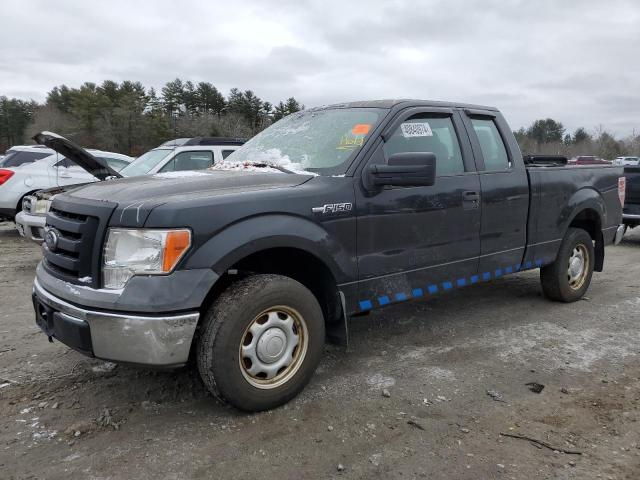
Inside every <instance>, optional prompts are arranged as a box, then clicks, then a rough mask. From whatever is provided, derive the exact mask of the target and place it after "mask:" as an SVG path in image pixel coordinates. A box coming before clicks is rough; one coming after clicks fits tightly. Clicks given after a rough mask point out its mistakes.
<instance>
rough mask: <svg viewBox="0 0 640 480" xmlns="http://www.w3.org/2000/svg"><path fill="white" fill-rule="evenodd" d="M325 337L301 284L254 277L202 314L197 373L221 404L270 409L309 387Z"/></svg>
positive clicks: (317, 312)
mask: <svg viewBox="0 0 640 480" xmlns="http://www.w3.org/2000/svg"><path fill="white" fill-rule="evenodd" d="M324 335H325V331H324V318H323V315H322V310H321V308H320V305H319V304H318V301H317V300H316V298H315V296H314V295H313V294H312V293H311V292H310V291H309V290H308V289H307V288H306V287H305V286H304V285H302V284H301V283H299V282H297V281H295V280H293V279H291V278H288V277H284V276H280V275H254V276H251V277H248V278H246V279H243V280H240V281H239V282H237V283H234V284H232V285H231V286H230V287H229V288H227V290H225V291H224V292H223V293H222V294H221V295H220V296H219V297H218V299H217V300H216V301H215V302H214V304H213V305H212V306H211V308H210V309H209V311H208V312H207V314H206V317H205V319H204V324H203V329H202V333H201V335H200V338H199V340H198V350H197V361H198V369H199V371H200V375H201V376H202V379H203V381H204V383H205V385H206V386H207V388H208V389H209V390H210V391H211V392H212V393H213V394H214V395H215V396H216V397H218V398H220V399H221V400H223V401H226V402H228V403H230V404H232V405H233V406H235V407H237V408H239V409H241V410H247V411H259V410H265V409H268V408H274V407H277V406H279V405H282V404H284V403H286V402H287V401H289V400H290V399H291V398H293V397H294V396H296V395H297V394H298V393H299V392H300V391H301V390H302V389H303V388H304V387H305V385H306V384H307V383H308V382H309V380H310V379H311V377H312V375H313V372H314V371H315V369H316V367H317V365H318V363H319V361H320V357H321V355H322V349H323V345H324Z"/></svg>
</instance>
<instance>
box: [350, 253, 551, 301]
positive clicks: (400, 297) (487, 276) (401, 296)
mask: <svg viewBox="0 0 640 480" xmlns="http://www.w3.org/2000/svg"><path fill="white" fill-rule="evenodd" d="M543 263H544V261H543V260H542V259H540V258H538V259H535V265H536V267H541V266H542V265H543ZM530 268H533V264H532V262H531V261H526V262H525V263H524V265H522V264H520V263H517V264H515V265H513V266H511V265H507V266H506V267H504V269H502V268H497V269H496V270H494V272H493V275H494V277H495V278H499V277H501V276H503V275H506V274H509V273H513V272H518V271H521V270H526V269H530ZM480 279H482V281H488V280H491V272H483V273H482V275H471V277H469V279H468V281H467V278H458V279H457V280H456V281H455V285H456V286H457V287H464V286H466V285H473V284H475V283H478V282H479V281H480ZM452 288H453V283H452V281H446V282H442V289H443V290H451V289H452ZM427 292H428V293H429V294H430V295H433V294H434V293H438V292H439V287H438V285H436V284H432V285H428V286H427ZM423 296H424V290H423V289H422V288H414V289H412V290H411V294H410V295H408V294H407V293H405V292H398V293H396V294H395V295H393V298H394V301H396V302H403V301H405V300H409V298H411V297H413V298H419V297H423ZM377 300H378V304H379V305H380V306H384V305H389V304H390V303H392V301H391V298H390V297H389V296H388V295H382V296H380V297H378V298H377ZM358 304H359V306H360V310H362V311H365V310H371V309H372V308H373V302H372V301H371V300H360V301H359V302H358Z"/></svg>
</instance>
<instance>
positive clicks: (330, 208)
mask: <svg viewBox="0 0 640 480" xmlns="http://www.w3.org/2000/svg"><path fill="white" fill-rule="evenodd" d="M352 208H353V204H351V203H327V204H326V205H323V206H322V207H313V208H312V209H311V211H312V212H313V213H323V214H324V213H342V212H350V211H351V209H352Z"/></svg>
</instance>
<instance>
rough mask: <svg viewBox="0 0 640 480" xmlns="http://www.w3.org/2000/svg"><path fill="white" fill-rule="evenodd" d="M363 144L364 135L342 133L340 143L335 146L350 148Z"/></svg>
mask: <svg viewBox="0 0 640 480" xmlns="http://www.w3.org/2000/svg"><path fill="white" fill-rule="evenodd" d="M363 144H364V137H362V136H358V137H351V136H349V135H343V136H342V137H341V138H340V143H339V144H338V146H337V147H336V149H337V150H351V149H353V148H358V147H361V146H362V145H363Z"/></svg>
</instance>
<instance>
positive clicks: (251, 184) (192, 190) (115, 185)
mask: <svg viewBox="0 0 640 480" xmlns="http://www.w3.org/2000/svg"><path fill="white" fill-rule="evenodd" d="M311 178H313V175H298V174H287V173H261V172H246V171H226V170H197V171H183V172H167V173H158V174H155V175H145V176H142V177H129V178H123V179H120V180H114V181H111V182H96V183H90V184H87V185H85V186H84V187H80V188H75V189H74V190H73V191H71V192H68V193H67V195H69V196H73V197H79V198H86V199H90V200H102V201H111V202H117V203H119V204H120V205H123V204H132V203H147V202H149V203H153V204H156V205H160V204H163V203H167V202H169V201H180V200H189V199H192V198H198V197H213V196H219V195H229V194H236V193H243V192H251V191H256V190H265V189H272V188H282V187H294V186H296V185H300V184H302V183H304V182H306V181H308V180H309V179H311Z"/></svg>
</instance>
